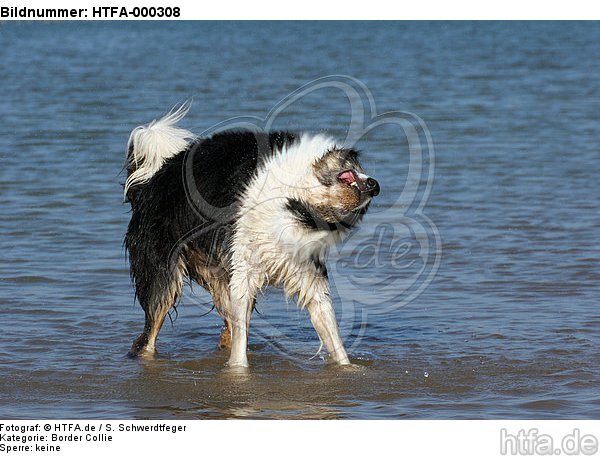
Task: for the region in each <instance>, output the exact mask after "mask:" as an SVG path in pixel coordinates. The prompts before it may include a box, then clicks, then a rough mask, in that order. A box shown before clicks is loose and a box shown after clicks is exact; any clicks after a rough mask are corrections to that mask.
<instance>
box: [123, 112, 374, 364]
mask: <svg viewBox="0 0 600 456" xmlns="http://www.w3.org/2000/svg"><path fill="white" fill-rule="evenodd" d="M188 109H189V105H183V106H181V107H180V108H179V109H177V110H175V111H172V112H171V113H169V114H168V115H166V116H165V117H163V118H161V119H159V120H155V121H153V122H152V123H150V124H148V125H145V126H140V127H137V128H135V129H134V130H133V131H132V133H131V136H130V138H129V143H128V148H127V162H126V169H127V176H128V177H127V180H126V182H125V198H126V199H127V200H128V201H129V202H130V203H131V208H132V216H131V221H130V223H129V227H128V230H127V234H126V236H125V247H126V248H127V251H128V253H129V259H130V265H131V277H132V280H133V283H134V286H135V291H136V297H137V299H138V301H139V303H140V305H141V307H142V308H143V310H144V313H145V325H144V330H143V332H142V333H141V334H140V335H139V336H138V337H137V339H136V340H135V341H134V343H133V346H132V347H131V350H130V355H132V356H137V355H142V354H148V353H153V352H154V351H155V344H156V338H157V336H158V333H159V331H160V328H161V326H162V324H163V321H164V319H165V317H166V315H167V313H168V312H169V310H170V309H171V308H172V307H173V306H174V305H175V304H176V301H177V299H178V297H179V296H180V294H181V291H182V286H183V283H184V281H185V280H191V281H195V282H197V283H199V284H200V285H201V286H202V287H204V288H205V289H206V290H208V291H209V292H210V293H211V295H212V298H213V303H214V306H215V308H216V309H217V311H218V312H219V314H220V316H221V317H222V318H223V321H224V323H225V325H224V327H223V330H222V333H221V338H220V342H219V345H220V346H221V347H230V349H231V354H230V358H229V365H230V366H247V365H248V360H247V354H246V351H247V341H248V330H249V324H250V316H251V314H252V311H253V309H254V306H255V303H256V295H257V293H258V291H259V290H260V289H261V288H263V287H265V286H267V285H273V286H280V287H282V288H283V289H284V291H285V293H286V294H287V295H288V296H290V297H295V298H297V299H298V303H299V305H300V306H301V307H303V308H306V309H307V310H308V312H309V314H310V319H311V321H312V323H313V325H314V328H315V330H316V332H317V334H318V336H319V338H320V340H321V343H322V344H323V345H324V346H325V348H326V350H327V352H328V353H329V356H330V357H331V359H332V360H333V361H334V362H336V363H338V364H349V360H348V356H347V354H346V350H345V349H344V345H343V343H342V339H341V337H340V332H339V329H338V325H337V321H336V317H335V313H334V309H333V305H332V301H331V298H330V295H329V286H328V280H327V269H326V267H325V254H326V252H327V248H328V247H329V246H330V245H332V244H333V243H335V242H338V241H340V240H341V239H342V237H343V236H344V234H345V233H347V232H348V230H350V229H352V228H353V227H354V226H355V225H356V224H357V223H358V222H359V221H360V220H361V218H362V217H363V215H364V214H365V213H366V211H367V209H368V207H369V203H370V201H371V199H372V198H373V197H374V196H376V195H377V194H378V193H379V184H378V183H377V181H376V180H375V179H373V178H371V177H369V176H367V175H365V174H364V171H363V169H362V167H361V165H360V163H359V154H358V152H357V151H356V150H354V149H351V148H343V147H338V146H336V143H335V141H333V140H332V139H331V138H329V137H327V136H324V135H320V134H319V135H309V134H294V133H289V132H273V133H262V132H260V133H256V132H249V131H227V132H223V133H217V134H215V135H213V136H212V137H209V138H205V139H200V138H198V137H197V136H195V135H194V134H193V133H191V132H190V131H188V130H184V129H182V128H180V127H178V126H177V125H176V124H177V122H178V121H179V120H181V119H182V118H183V117H184V115H185V114H186V113H187V111H188Z"/></svg>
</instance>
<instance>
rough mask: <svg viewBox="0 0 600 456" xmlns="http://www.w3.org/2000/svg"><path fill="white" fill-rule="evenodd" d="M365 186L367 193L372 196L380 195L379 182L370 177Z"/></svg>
mask: <svg viewBox="0 0 600 456" xmlns="http://www.w3.org/2000/svg"><path fill="white" fill-rule="evenodd" d="M365 185H366V187H367V191H368V192H369V193H370V194H371V196H377V195H379V182H377V181H376V180H375V179H373V178H372V177H369V178H368V179H367V181H366V182H365Z"/></svg>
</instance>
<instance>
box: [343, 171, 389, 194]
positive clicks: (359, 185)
mask: <svg viewBox="0 0 600 456" xmlns="http://www.w3.org/2000/svg"><path fill="white" fill-rule="evenodd" d="M337 179H338V181H339V182H341V183H343V184H346V185H349V186H350V187H354V188H356V189H357V190H358V191H359V192H360V193H361V194H363V195H366V196H369V197H374V196H377V195H379V182H377V181H376V180H375V179H373V178H372V177H369V176H365V175H364V174H359V173H357V172H356V171H354V170H353V169H347V170H345V171H342V172H341V173H339V174H338V175H337Z"/></svg>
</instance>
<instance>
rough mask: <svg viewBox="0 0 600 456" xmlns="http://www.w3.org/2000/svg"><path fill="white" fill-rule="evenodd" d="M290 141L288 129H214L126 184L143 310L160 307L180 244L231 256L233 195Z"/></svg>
mask: <svg viewBox="0 0 600 456" xmlns="http://www.w3.org/2000/svg"><path fill="white" fill-rule="evenodd" d="M295 141H296V136H294V135H293V134H291V133H287V132H276V133H270V134H266V133H256V134H255V133H252V132H236V131H233V132H231V131H230V132H225V133H219V134H216V135H214V136H213V137H211V138H208V139H202V140H198V141H197V142H195V143H193V144H191V145H190V146H189V147H188V148H187V149H186V150H185V151H182V152H180V153H179V154H177V155H175V156H174V157H172V158H170V159H168V160H167V161H166V162H165V163H164V165H163V166H162V167H161V169H160V170H159V171H158V172H156V174H154V176H152V177H151V178H150V180H149V181H148V182H146V183H144V184H142V185H136V186H134V187H132V188H131V189H130V190H129V192H128V194H127V197H128V199H129V201H130V203H131V207H132V216H131V221H130V222H129V227H128V229H127V234H126V236H125V247H126V249H127V251H128V252H129V257H130V265H131V267H130V272H131V276H132V280H133V281H134V284H135V290H136V296H137V298H138V300H139V302H140V305H141V306H142V308H143V309H144V311H145V312H146V315H148V310H149V309H154V308H155V306H157V305H160V302H159V301H161V300H162V299H163V296H164V295H163V293H164V290H166V289H168V287H169V285H170V284H171V282H172V280H173V274H174V269H175V267H176V265H177V259H178V257H179V253H180V249H182V248H183V246H184V244H185V245H186V246H187V247H191V248H193V249H195V250H199V251H201V252H203V253H204V254H205V255H206V257H207V258H208V261H210V262H214V264H219V265H222V266H224V267H225V268H227V267H228V265H226V264H225V265H224V264H223V259H227V258H228V257H229V255H228V249H229V245H230V242H229V240H230V239H231V236H232V234H233V222H234V221H235V216H236V212H237V210H238V208H239V204H240V202H239V201H238V196H239V194H240V193H241V191H242V190H243V189H244V187H245V186H246V184H247V183H248V182H249V181H250V179H251V178H252V177H253V176H254V174H255V172H256V169H257V167H258V166H259V165H260V164H261V163H262V162H263V161H264V160H265V159H267V158H268V157H270V156H271V155H272V154H273V153H274V152H273V151H274V150H281V148H282V147H283V146H284V145H290V144H293V143H294V142H295ZM191 180H193V182H190V181H191ZM194 209H195V210H194Z"/></svg>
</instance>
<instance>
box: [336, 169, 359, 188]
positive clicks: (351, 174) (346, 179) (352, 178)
mask: <svg viewBox="0 0 600 456" xmlns="http://www.w3.org/2000/svg"><path fill="white" fill-rule="evenodd" d="M337 179H338V181H340V182H342V183H344V184H348V185H352V184H354V183H355V182H356V172H355V171H353V170H351V169H348V170H346V171H342V172H341V173H339V174H338V175H337Z"/></svg>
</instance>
